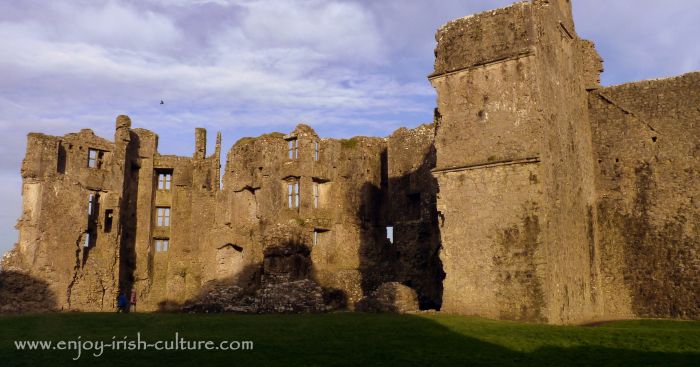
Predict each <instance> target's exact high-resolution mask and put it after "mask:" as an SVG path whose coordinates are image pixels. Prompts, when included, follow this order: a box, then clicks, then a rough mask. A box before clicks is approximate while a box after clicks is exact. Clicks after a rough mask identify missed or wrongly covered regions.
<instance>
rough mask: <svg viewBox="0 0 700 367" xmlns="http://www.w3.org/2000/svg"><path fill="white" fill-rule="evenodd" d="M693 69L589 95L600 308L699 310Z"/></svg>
mask: <svg viewBox="0 0 700 367" xmlns="http://www.w3.org/2000/svg"><path fill="white" fill-rule="evenodd" d="M698 106H700V73H691V74H686V75H683V76H680V77H676V78H670V79H663V80H653V81H644V82H638V83H632V84H626V85H621V86H616V87H609V88H602V89H598V90H597V91H594V92H592V93H591V94H590V96H589V108H590V115H591V122H592V126H593V132H594V134H593V138H594V146H595V158H596V170H595V179H596V188H597V222H598V226H597V229H596V231H595V237H596V240H597V242H598V244H599V252H600V255H599V259H600V264H601V265H600V267H601V285H602V300H601V301H602V302H603V305H604V310H603V313H604V314H605V315H606V316H609V317H630V316H639V317H683V318H698V317H699V316H700V308H699V307H700V306H699V305H700V282H699V279H700V254H699V249H700V242H699V241H700V185H698V182H700V167H699V166H698V162H699V161H700V110H699V109H698Z"/></svg>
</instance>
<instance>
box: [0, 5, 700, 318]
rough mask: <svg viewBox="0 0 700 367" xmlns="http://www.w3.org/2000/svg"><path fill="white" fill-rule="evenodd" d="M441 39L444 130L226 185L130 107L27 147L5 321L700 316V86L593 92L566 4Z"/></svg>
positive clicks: (252, 162) (281, 154) (438, 85)
mask: <svg viewBox="0 0 700 367" xmlns="http://www.w3.org/2000/svg"><path fill="white" fill-rule="evenodd" d="M436 40H437V46H436V50H435V56H436V59H435V71H434V73H433V74H432V75H431V76H430V77H429V79H430V81H431V83H432V85H433V86H434V87H435V89H436V91H437V94H438V101H437V102H438V106H437V109H436V110H435V120H434V123H433V124H432V125H422V126H419V127H417V128H415V129H405V128H401V129H398V130H397V131H395V132H394V133H393V134H391V135H390V136H389V137H387V138H372V137H354V138H351V139H340V140H339V139H326V138H320V137H319V136H318V135H317V134H316V132H315V131H314V130H313V129H312V128H311V127H309V126H307V125H304V124H300V125H298V126H297V127H296V128H295V129H294V131H292V132H290V133H289V134H283V133H271V134H265V135H262V136H259V137H257V138H243V139H240V140H239V141H238V142H236V144H234V146H233V147H232V148H231V149H230V150H229V152H228V157H227V161H226V165H225V172H224V176H223V182H222V180H221V174H220V173H221V160H220V156H221V135H220V134H218V135H217V142H216V145H215V151H214V152H213V154H212V155H210V156H207V151H206V146H207V144H206V138H207V135H206V131H205V130H204V129H197V130H196V132H195V151H194V152H193V154H192V155H191V156H189V157H178V156H170V155H161V154H160V153H159V152H158V136H157V135H156V134H154V133H153V132H151V131H148V130H144V129H132V127H131V120H130V119H129V118H128V117H127V116H119V117H118V118H117V121H116V124H115V134H114V141H113V142H112V141H108V140H106V139H103V138H100V137H98V136H96V135H95V134H94V133H93V132H92V131H91V130H89V129H85V130H81V131H80V132H79V133H75V134H68V135H65V136H62V137H55V136H47V135H43V134H38V133H31V134H29V136H28V142H27V152H26V156H25V159H24V162H23V164H22V171H21V174H22V179H23V187H22V195H23V208H22V216H21V218H20V219H19V221H18V224H17V228H18V229H19V231H20V238H19V242H18V244H17V245H16V246H15V248H14V249H13V250H12V251H11V252H10V253H9V254H8V255H6V256H4V257H3V260H2V264H0V266H2V267H4V268H5V269H6V273H7V272H8V271H9V270H7V269H12V271H13V272H16V273H17V274H22V276H23V277H24V280H22V279H19V278H17V277H10V278H9V279H10V280H9V281H8V282H5V283H3V284H6V285H5V286H3V287H9V288H7V289H3V288H0V292H9V293H8V294H10V295H11V297H10V298H8V300H9V301H6V302H5V303H4V304H2V307H0V310H4V311H5V312H17V311H18V310H19V311H21V310H35V309H38V308H44V309H47V310H48V309H57V310H80V311H109V310H112V309H113V308H114V299H115V297H116V295H117V294H119V293H120V292H125V293H129V294H135V295H136V300H137V308H136V309H137V310H138V311H155V310H181V309H183V307H184V309H185V310H187V311H191V312H320V311H323V310H326V311H327V310H333V309H341V308H347V309H351V310H352V309H354V308H355V307H356V306H357V307H359V308H361V309H371V310H378V311H382V310H384V311H399V312H403V311H409V310H412V309H415V306H414V300H413V293H412V292H413V290H415V292H416V293H417V294H416V297H417V299H418V302H419V305H420V308H421V309H441V310H443V311H446V312H452V313H459V314H469V315H479V316H485V317H493V318H502V319H513V320H523V321H533V322H549V323H575V322H584V321H591V320H596V319H604V318H621V317H679V318H694V319H697V318H699V317H700V283H699V282H698V279H700V258H699V254H698V253H699V251H698V248H700V244H699V241H700V226H699V225H698V223H700V204H699V203H700V191H698V190H700V187H699V186H698V185H697V182H698V181H699V179H700V176H699V175H700V173H699V172H700V167H699V162H700V110H698V108H697V107H698V106H700V73H690V74H686V75H683V76H680V77H677V78H671V79H665V80H655V81H645V82H639V83H631V84H626V85H622V86H616V87H608V88H602V87H600V85H599V81H600V72H601V71H602V60H601V58H600V56H599V55H598V54H597V53H596V51H595V48H594V46H593V44H592V43H591V42H589V41H586V40H583V39H581V38H579V37H578V35H577V34H576V32H575V29H574V24H573V17H572V15H571V4H570V2H569V1H568V0H533V1H529V2H522V3H518V4H514V5H512V6H509V7H506V8H502V9H497V10H494V11H489V12H485V13H481V14H477V15H474V16H469V17H465V18H461V19H457V20H454V21H452V22H449V23H447V24H446V25H444V26H443V27H441V28H440V29H439V30H438V32H437V35H436ZM89 209H90V214H88V210H89ZM388 228H391V229H393V242H392V241H389V240H388V239H387V229H388ZM399 283H400V284H404V285H405V286H400V285H399ZM42 284H43V285H45V286H46V287H47V290H46V291H42V292H35V289H36V288H37V287H39V288H40V286H41V285H42ZM411 289H412V290H411ZM409 290H410V291H409ZM25 292H27V293H28V294H27V295H26V296H23V295H22V294H23V293H25ZM32 292H35V293H34V295H31V293H32ZM51 295H53V297H54V298H51ZM22 302H23V303H22ZM20 303H22V305H20ZM50 303H51V304H50Z"/></svg>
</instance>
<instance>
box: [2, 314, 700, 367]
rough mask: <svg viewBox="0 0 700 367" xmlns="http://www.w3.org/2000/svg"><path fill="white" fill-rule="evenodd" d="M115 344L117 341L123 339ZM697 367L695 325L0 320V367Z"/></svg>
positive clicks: (134, 317)
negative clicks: (135, 341) (48, 345)
mask: <svg viewBox="0 0 700 367" xmlns="http://www.w3.org/2000/svg"><path fill="white" fill-rule="evenodd" d="M137 332H140V333H141V335H142V338H143V339H145V340H146V341H148V342H155V341H157V340H172V339H173V337H174V334H175V332H178V333H179V334H180V336H182V337H184V338H186V339H187V340H213V341H217V344H218V342H219V341H222V340H251V341H253V342H254V343H255V344H254V350H252V351H155V350H148V351H109V350H106V351H105V352H104V355H102V356H101V357H99V358H97V357H93V356H92V355H91V354H92V353H93V351H89V352H88V351H84V352H83V355H82V357H81V358H80V359H79V360H77V361H73V358H74V357H75V356H76V351H55V350H52V351H18V350H16V348H15V343H14V341H15V340H53V341H59V340H66V341H68V340H77V339H78V337H79V336H80V339H81V340H104V341H106V342H110V341H111V340H112V337H113V336H116V337H117V339H121V338H122V337H124V336H127V337H129V338H135V337H136V333H137ZM122 340H123V339H122ZM63 365H66V366H73V365H90V366H101V365H122V366H128V367H131V366H160V365H167V366H176V365H183V366H185V365H186V366H195V367H204V366H213V365H226V366H474V365H497V366H510V365H530V366H546V365H559V366H588V365H593V366H600V365H606V366H607V365H610V366H700V322H680V321H656V320H642V321H624V322H615V323H609V324H604V325H601V326H596V327H580V326H566V327H562V326H548V325H531V324H522V323H515V322H505V321H491V320H485V319H479V318H471V317H461V316H449V315H375V314H359V313H338V314H327V315H226V314H224V315H220V314H219V315H192V314H126V315H124V314H79V313H73V314H44V315H25V316H0V366H3V367H4V366H63Z"/></svg>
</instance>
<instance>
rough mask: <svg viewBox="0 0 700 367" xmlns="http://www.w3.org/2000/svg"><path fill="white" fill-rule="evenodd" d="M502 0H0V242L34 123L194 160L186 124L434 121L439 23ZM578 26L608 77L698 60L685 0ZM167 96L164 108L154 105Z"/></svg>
mask: <svg viewBox="0 0 700 367" xmlns="http://www.w3.org/2000/svg"><path fill="white" fill-rule="evenodd" d="M510 3H512V1H501V0H494V1H485V0H462V1H457V0H441V1H430V0H382V1H372V0H327V1H321V0H124V1H108V0H89V1H88V0H73V1H67V0H54V1H46V0H45V1H35V0H24V1H3V2H2V3H0V50H2V52H1V54H0V139H2V144H0V193H1V196H0V205H1V206H2V208H3V210H2V212H0V252H4V251H6V250H8V249H9V248H10V247H11V246H12V244H13V243H14V242H16V241H17V233H16V231H15V230H14V229H13V227H14V225H15V223H16V220H17V218H18V217H19V216H20V211H21V210H20V208H21V196H20V195H21V179H20V176H19V169H20V165H21V160H22V157H23V156H24V152H25V145H26V134H27V133H28V132H30V131H37V132H44V133H48V134H55V135H62V134H65V133H68V132H74V131H78V130H80V129H81V128H85V127H89V128H92V129H93V130H95V131H96V132H97V133H98V134H99V135H102V136H104V137H107V138H110V139H111V137H112V135H113V128H114V119H115V117H116V116H117V115H119V114H128V115H130V116H131V118H132V121H133V123H134V127H144V128H148V129H151V130H153V131H155V132H156V133H158V134H159V135H160V151H161V153H166V154H180V155H191V154H192V151H193V145H194V143H193V141H194V128H195V127H198V126H201V127H206V128H207V129H208V130H209V133H210V142H211V141H213V136H214V133H215V132H216V131H217V130H220V131H222V132H223V136H224V147H225V148H224V150H225V151H226V150H228V148H229V147H230V146H231V145H232V144H233V143H234V142H235V141H236V140H237V139H238V138H240V137H243V136H254V135H259V134H262V133H265V132H270V131H283V132H285V131H289V130H291V129H292V128H293V126H294V125H296V124H297V123H299V122H306V123H308V124H310V125H311V126H313V127H314V128H315V129H316V130H317V131H318V132H319V133H320V134H321V135H322V136H329V137H348V136H353V135H379V136H384V135H388V134H389V133H391V132H392V131H393V130H394V129H396V128H398V127H400V126H409V127H412V126H416V125H419V124H421V123H424V122H430V121H431V120H432V110H433V107H434V105H435V93H434V91H433V89H432V88H431V87H430V85H429V83H428V81H427V79H426V76H427V75H428V74H429V73H430V72H431V71H432V63H433V48H434V46H435V41H434V33H435V30H436V29H437V28H438V27H439V26H440V25H441V24H443V23H445V22H447V21H449V20H451V19H454V18H459V17H461V16H464V15H468V14H471V13H474V12H479V11H484V10H489V9H492V8H497V7H501V6H505V5H508V4H510ZM573 3H574V16H575V18H576V19H575V20H576V28H577V32H578V33H579V34H580V35H581V36H582V37H584V38H587V39H590V40H592V41H594V42H595V43H596V45H597V48H598V50H599V52H600V53H601V55H602V56H603V58H604V59H605V69H606V72H605V73H604V74H603V78H602V81H603V84H604V85H611V84H620V83H624V82H629V81H634V80H641V79H650V78H657V77H666V76H672V75H677V74H682V73H685V72H688V71H693V70H698V69H700V42H697V36H698V34H699V33H700V7H699V6H698V3H697V1H696V0H670V1H664V2H661V1H658V0H653V1H652V0H616V1H610V0H608V1H605V0H574V1H573ZM161 99H162V100H164V101H165V104H164V105H160V104H159V102H160V100H161Z"/></svg>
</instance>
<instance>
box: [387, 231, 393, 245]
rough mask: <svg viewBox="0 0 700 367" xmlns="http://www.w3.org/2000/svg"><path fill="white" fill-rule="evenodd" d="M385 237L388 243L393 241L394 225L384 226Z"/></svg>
mask: <svg viewBox="0 0 700 367" xmlns="http://www.w3.org/2000/svg"><path fill="white" fill-rule="evenodd" d="M386 239H387V240H389V243H392V244H393V243H394V227H386Z"/></svg>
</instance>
